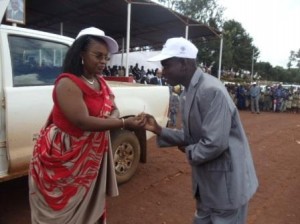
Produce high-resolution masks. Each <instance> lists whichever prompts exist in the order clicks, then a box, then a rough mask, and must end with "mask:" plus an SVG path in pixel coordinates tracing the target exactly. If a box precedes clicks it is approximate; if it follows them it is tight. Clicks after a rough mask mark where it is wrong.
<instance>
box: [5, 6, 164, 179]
mask: <svg viewBox="0 0 300 224" xmlns="http://www.w3.org/2000/svg"><path fill="white" fill-rule="evenodd" d="M2 3H3V1H2V0H1V1H0V6H1V7H0V8H2V6H3V5H1V4H2ZM2 9H3V8H2ZM0 16H1V10H0ZM0 18H2V17H0ZM72 42H73V39H72V38H68V37H64V36H60V35H55V34H51V33H46V32H40V31H36V30H30V29H25V28H19V27H16V26H7V25H0V99H1V105H0V182H2V181H7V180H10V179H13V178H17V177H20V176H23V175H26V174H27V171H28V164H29V161H30V158H31V155H32V150H33V146H34V143H35V140H36V138H37V136H38V134H39V131H40V129H41V128H42V126H43V125H44V123H45V121H46V119H47V117H48V115H49V112H50V110H51V108H52V105H53V101H52V89H53V83H54V80H55V78H56V77H57V76H58V75H59V74H60V71H61V67H62V63H63V59H64V56H65V53H66V51H67V50H68V48H69V46H70V45H71V44H72ZM108 83H109V85H110V86H111V87H112V90H113V92H114V93H115V95H116V103H117V106H118V107H119V110H120V114H121V117H128V116H134V115H136V114H138V113H140V112H142V111H145V112H146V113H150V114H152V115H154V116H155V118H156V119H157V121H158V122H159V123H160V124H161V125H162V126H165V125H166V124H167V121H168V117H167V113H168V105H169V89H168V87H164V86H152V85H142V84H135V83H129V82H127V83H126V82H116V81H108ZM111 136H112V146H113V153H114V161H115V170H116V174H117V180H118V183H124V182H126V181H128V180H129V179H130V178H131V177H132V176H133V175H134V173H135V171H136V168H137V166H138V164H139V162H146V155H147V150H146V149H147V139H149V138H150V137H152V136H153V135H152V134H151V133H150V132H145V131H133V130H118V131H115V132H112V133H111Z"/></svg>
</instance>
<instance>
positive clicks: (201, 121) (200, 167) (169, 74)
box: [145, 38, 258, 224]
mask: <svg viewBox="0 0 300 224" xmlns="http://www.w3.org/2000/svg"><path fill="white" fill-rule="evenodd" d="M197 52H198V49H197V48H196V46H195V45H193V44H192V43H191V42H190V41H188V40H186V39H184V38H171V39H168V40H167V42H166V43H165V45H164V48H163V49H162V51H161V53H160V54H159V55H157V56H155V57H153V58H150V59H149V61H161V64H162V66H163V76H164V77H165V78H166V80H167V82H168V83H169V84H170V85H172V86H175V85H178V84H182V85H183V86H184V90H183V92H182V93H181V96H180V97H181V108H182V109H181V113H182V122H183V127H182V129H181V130H176V129H170V128H164V127H161V126H159V125H158V124H157V122H156V120H155V119H154V118H153V116H151V115H146V118H147V123H146V125H145V129H146V130H149V131H152V132H154V133H155V134H157V135H158V137H157V143H158V145H159V146H160V147H170V146H178V148H179V149H180V150H181V151H182V152H184V153H185V155H186V158H187V160H188V162H189V164H190V165H191V168H192V183H193V195H194V197H195V199H196V207H197V209H196V212H195V217H194V224H209V223H210V224H212V223H213V224H233V223H237V224H244V223H246V216H247V208H248V202H249V200H250V198H251V197H252V196H253V195H254V193H255V191H256V189H257V187H258V180H257V177H256V173H255V169H254V165H253V161H252V156H251V151H250V148H249V144H248V140H247V137H246V134H245V131H244V129H243V126H242V123H241V120H240V117H239V112H238V109H237V108H236V106H235V105H234V103H233V101H232V100H231V98H230V96H229V94H228V91H227V90H226V88H225V87H224V85H223V84H222V83H221V82H220V81H219V80H218V79H216V78H215V77H213V76H211V75H209V74H206V73H204V72H203V71H202V70H201V69H200V68H197V65H196V57H197Z"/></svg>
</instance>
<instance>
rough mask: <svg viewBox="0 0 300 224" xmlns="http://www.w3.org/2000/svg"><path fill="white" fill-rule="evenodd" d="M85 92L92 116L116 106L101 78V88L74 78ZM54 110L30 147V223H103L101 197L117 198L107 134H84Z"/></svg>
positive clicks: (100, 114)
mask: <svg viewBox="0 0 300 224" xmlns="http://www.w3.org/2000/svg"><path fill="white" fill-rule="evenodd" d="M66 77H67V78H69V79H71V80H72V81H73V82H74V83H75V84H76V85H77V86H78V87H79V88H80V89H81V90H82V93H83V98H84V101H85V103H86V106H87V108H88V111H89V114H90V116H95V117H99V118H104V117H105V116H106V115H107V114H109V113H110V112H111V111H112V110H113V109H114V108H113V103H112V102H111V100H110V96H111V95H112V92H111V90H110V88H109V87H108V86H107V84H106V82H105V81H104V79H103V78H102V77H100V76H99V77H98V82H99V84H100V85H101V90H100V91H96V90H94V89H91V88H90V87H89V86H87V85H86V84H85V83H84V81H83V80H81V79H80V78H79V77H77V76H75V75H72V74H67V73H64V74H61V75H60V76H59V77H58V79H57V80H56V83H55V84H57V83H58V82H59V80H60V79H61V78H66ZM53 100H54V106H53V110H52V113H51V114H50V116H49V119H48V121H47V124H46V125H45V127H44V128H43V129H42V130H41V132H40V136H39V138H38V140H37V142H36V144H35V146H34V152H33V157H32V160H31V164H30V171H29V199H30V206H31V218H32V224H35V223H38V224H43V223H45V224H46V223H47V224H51V223H56V224H57V223H59V224H95V223H105V222H106V221H105V220H106V219H105V196H106V195H107V194H108V195H111V196H116V195H117V194H118V189H117V183H116V178H115V172H114V164H113V158H112V151H111V147H110V139H109V132H108V131H103V132H87V131H82V130H81V129H79V128H77V127H75V126H74V125H73V124H72V123H71V122H69V121H68V120H67V119H66V118H65V117H64V115H63V113H62V111H61V109H60V108H59V105H58V102H57V99H56V94H55V87H54V91H53Z"/></svg>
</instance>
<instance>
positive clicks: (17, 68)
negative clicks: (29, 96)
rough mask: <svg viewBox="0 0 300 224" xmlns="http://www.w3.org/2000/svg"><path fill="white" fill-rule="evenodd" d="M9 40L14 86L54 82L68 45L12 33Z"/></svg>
mask: <svg viewBox="0 0 300 224" xmlns="http://www.w3.org/2000/svg"><path fill="white" fill-rule="evenodd" d="M8 41H9V49H10V55H11V64H12V72H13V86H14V87H18V86H40V85H53V84H54V81H55V78H56V77H57V76H58V75H59V74H60V73H61V71H62V65H63V60H64V58H65V55H66V52H67V50H68V49H69V46H68V45H65V44H62V43H56V42H51V41H48V40H42V39H35V38H30V37H23V36H15V35H10V36H9V37H8Z"/></svg>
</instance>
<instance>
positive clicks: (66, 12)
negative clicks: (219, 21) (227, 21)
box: [2, 0, 219, 49]
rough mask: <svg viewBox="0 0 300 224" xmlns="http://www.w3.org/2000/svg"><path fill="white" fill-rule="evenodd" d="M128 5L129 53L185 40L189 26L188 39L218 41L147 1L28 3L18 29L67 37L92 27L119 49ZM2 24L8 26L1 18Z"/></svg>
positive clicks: (211, 32) (32, 0)
mask: <svg viewBox="0 0 300 224" xmlns="http://www.w3.org/2000/svg"><path fill="white" fill-rule="evenodd" d="M128 3H131V29H130V47H131V49H133V48H136V47H141V46H152V47H155V46H157V48H160V47H161V45H162V44H163V43H164V42H165V41H166V39H168V38H170V37H180V36H182V37H185V32H186V25H189V35H188V38H189V39H192V40H193V39H197V38H208V37H218V34H219V33H218V31H216V30H214V29H212V28H211V27H209V26H206V25H204V24H201V23H199V22H196V21H193V20H191V19H189V18H187V17H186V16H183V15H181V14H178V13H175V12H174V11H171V10H170V9H168V8H166V7H163V6H161V5H159V4H157V3H154V2H151V1H149V0H84V1H83V0H51V1H41V0H30V1H26V5H25V6H26V21H25V25H21V24H20V25H18V26H22V27H27V28H32V29H36V30H42V31H47V32H51V33H57V34H63V35H65V36H69V37H76V35H77V34H78V32H79V31H80V30H82V29H84V28H87V27H90V26H94V27H97V28H100V29H102V30H104V31H105V34H106V35H109V36H112V37H114V38H115V39H116V40H117V42H118V44H119V46H120V49H122V46H124V45H125V43H126V41H125V39H126V32H127V11H128V10H127V8H128V7H127V6H128ZM2 23H4V24H8V22H7V21H5V18H4V19H3V21H2Z"/></svg>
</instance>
